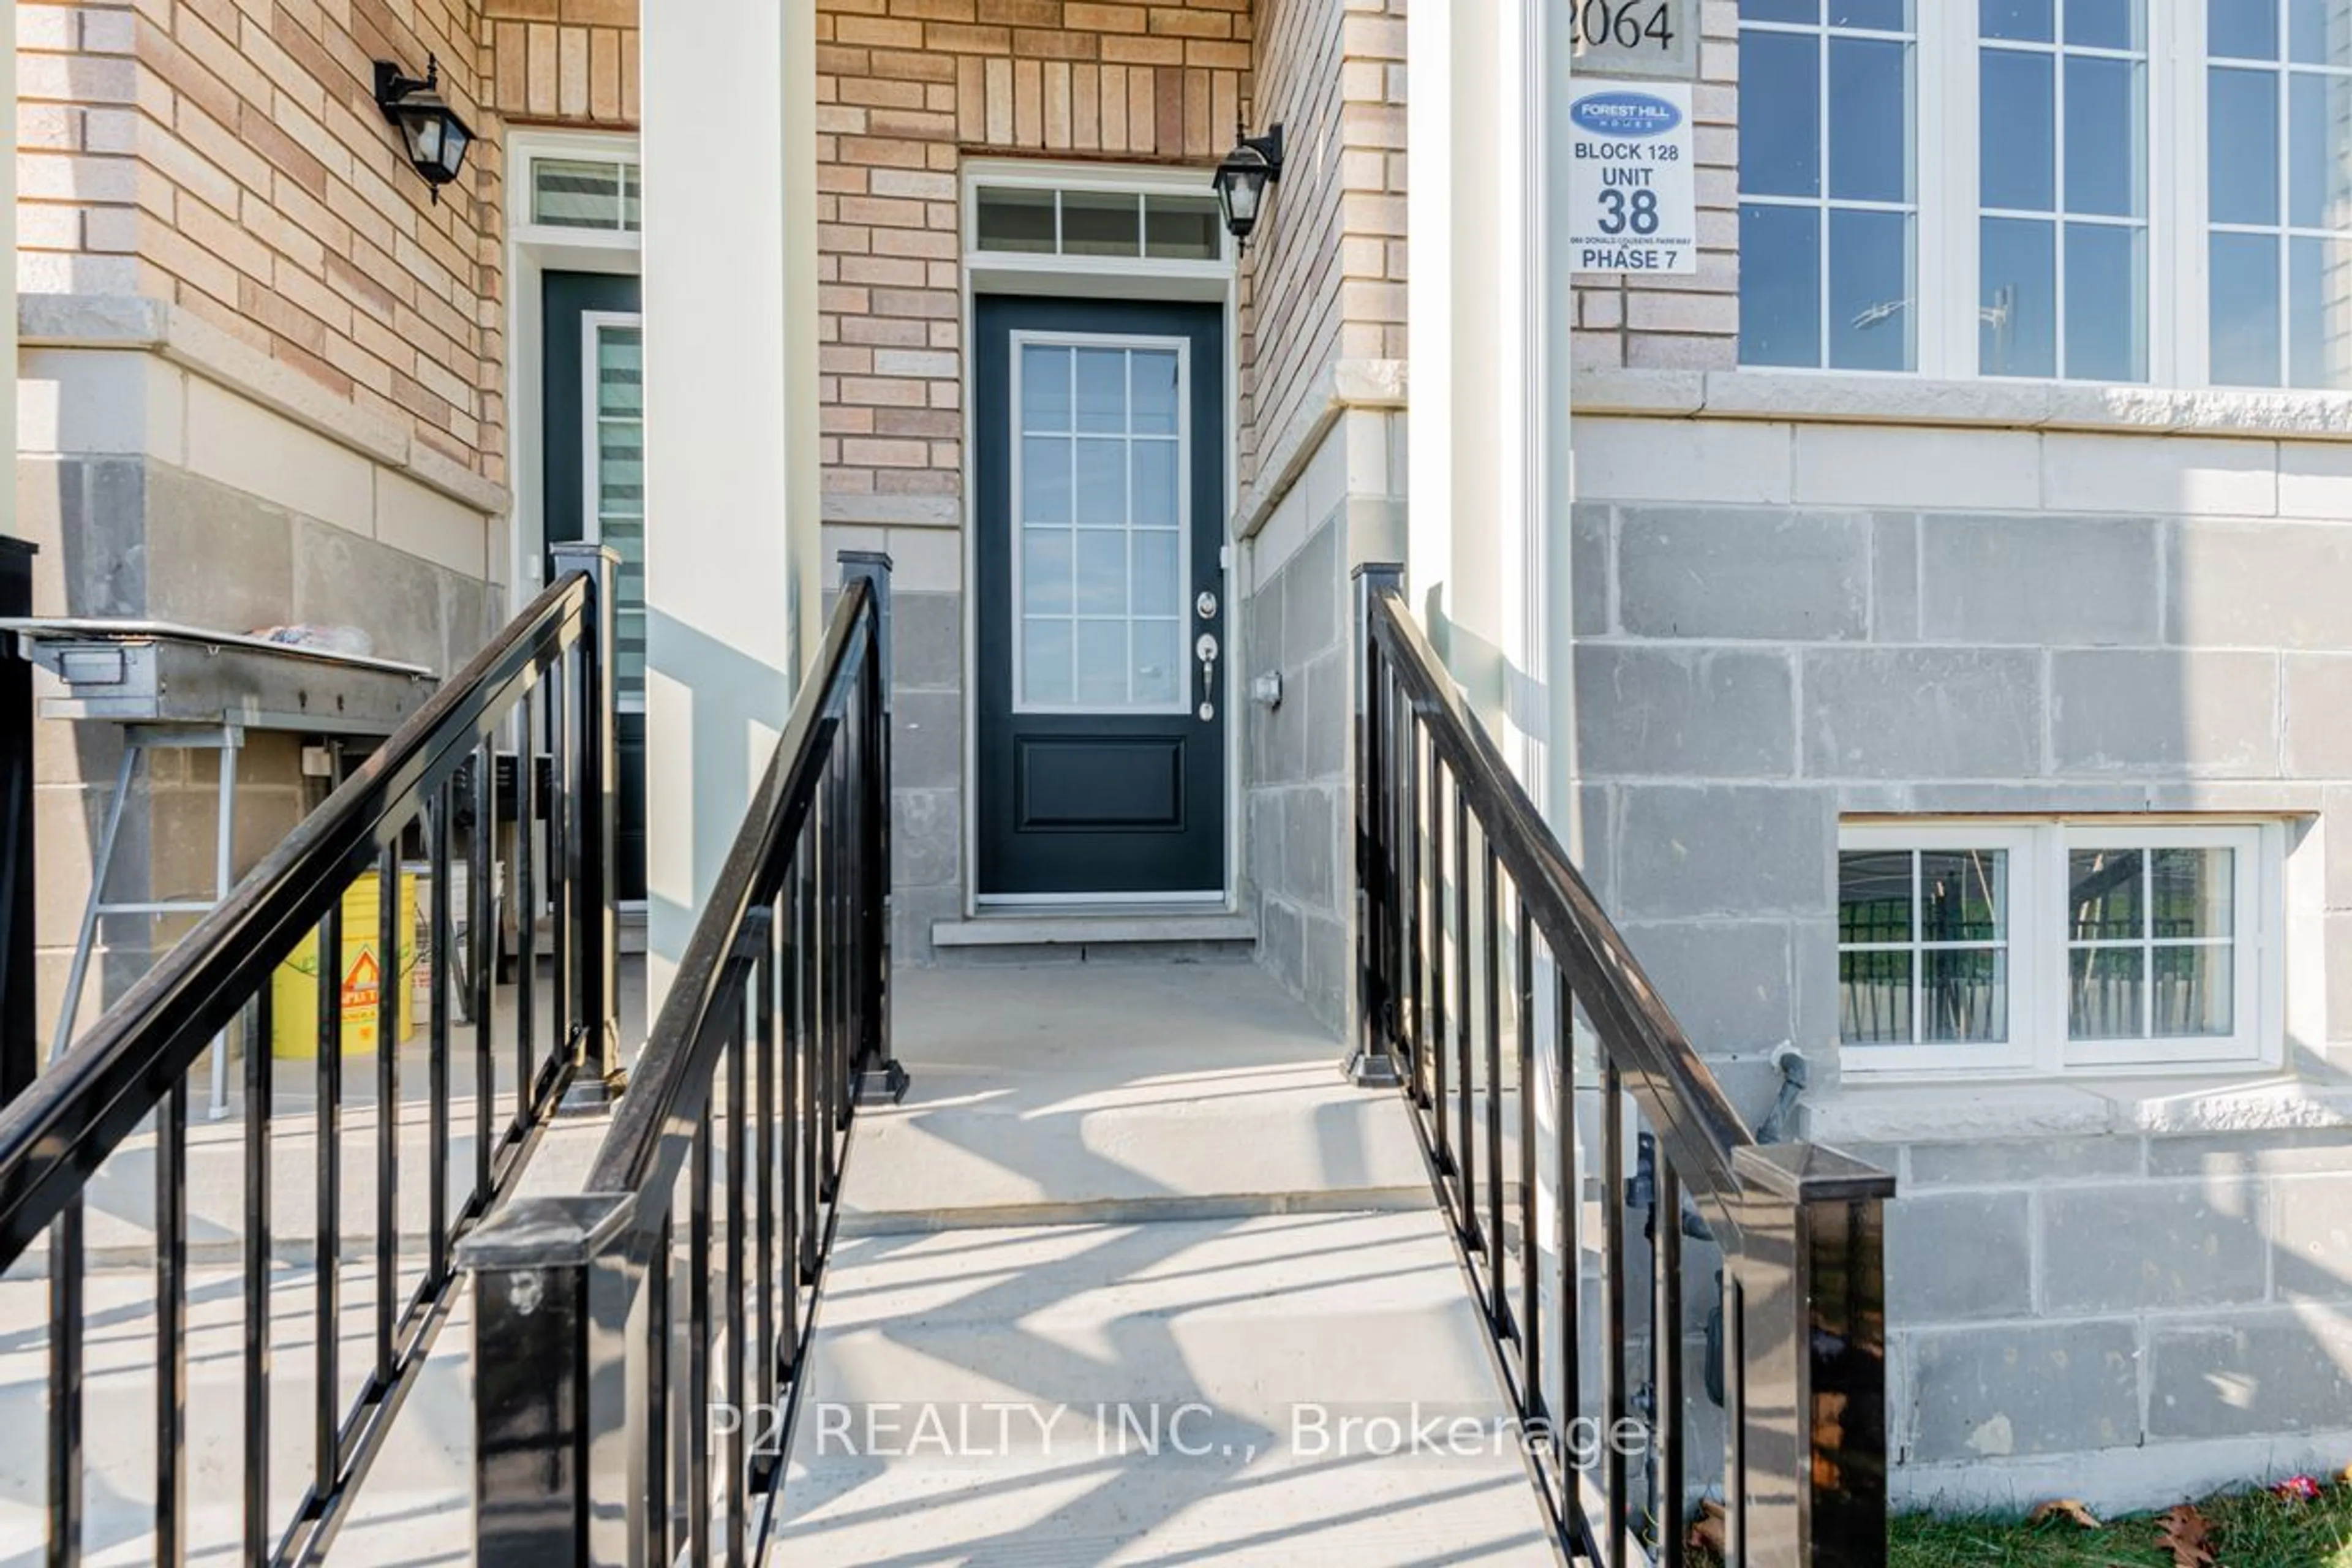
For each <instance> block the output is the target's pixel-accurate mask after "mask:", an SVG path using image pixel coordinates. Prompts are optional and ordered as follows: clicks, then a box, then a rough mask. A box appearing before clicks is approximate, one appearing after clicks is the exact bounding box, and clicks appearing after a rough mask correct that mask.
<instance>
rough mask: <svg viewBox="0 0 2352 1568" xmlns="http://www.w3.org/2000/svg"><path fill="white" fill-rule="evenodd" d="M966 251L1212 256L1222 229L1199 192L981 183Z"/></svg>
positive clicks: (1219, 250) (1221, 242)
mask: <svg viewBox="0 0 2352 1568" xmlns="http://www.w3.org/2000/svg"><path fill="white" fill-rule="evenodd" d="M971 210H972V231H971V242H972V249H973V250H974V251H975V252H993V253H996V254H999V255H1011V256H1066V257H1087V258H1105V257H1128V258H1141V259H1146V260H1152V261H1218V260H1221V259H1223V257H1224V253H1225V249H1224V247H1225V229H1224V224H1223V219H1222V218H1221V217H1220V216H1219V214H1218V211H1217V199H1216V197H1214V196H1213V195H1206V194H1205V193H1204V194H1202V195H1179V194H1176V193H1173V192H1166V191H1136V190H1087V189H1080V188H1075V187H1066V186H1057V185H1030V184H1001V185H1000V184H982V185H979V186H977V187H976V188H974V190H973V191H972V209H971Z"/></svg>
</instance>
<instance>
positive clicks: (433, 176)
mask: <svg viewBox="0 0 2352 1568" xmlns="http://www.w3.org/2000/svg"><path fill="white" fill-rule="evenodd" d="M440 89H441V62H440V61H439V60H438V59H436V58H434V57H432V56H430V55H428V56H426V57H425V76H424V79H422V80H419V79H417V78H415V77H413V76H403V75H402V74H401V71H400V68H399V67H398V66H396V65H394V64H393V63H392V62H391V61H389V60H378V61H376V62H375V101H376V107H377V108H379V109H381V110H383V117H384V118H385V119H386V120H389V121H392V122H393V123H394V125H397V126H398V127H400V139H401V141H402V142H404V143H406V144H407V148H408V161H409V163H412V164H414V165H415V168H416V172H417V173H418V174H422V175H424V176H425V184H429V185H431V186H432V187H433V199H434V200H435V201H436V202H437V201H439V200H440V199H441V187H442V186H444V185H446V184H448V183H449V182H450V181H452V180H454V179H456V178H457V171H458V170H460V169H462V168H464V167H465V166H466V153H467V149H469V148H471V147H472V146H473V144H474V129H473V127H472V126H470V125H467V123H466V122H465V121H463V120H460V119H459V118H457V110H454V109H452V108H450V107H449V105H448V103H447V102H446V100H443V98H442V97H441V90H440Z"/></svg>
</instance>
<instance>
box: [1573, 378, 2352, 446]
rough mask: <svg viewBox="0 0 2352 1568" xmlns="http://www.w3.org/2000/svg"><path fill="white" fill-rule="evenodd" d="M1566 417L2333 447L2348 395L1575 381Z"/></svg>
mask: <svg viewBox="0 0 2352 1568" xmlns="http://www.w3.org/2000/svg"><path fill="white" fill-rule="evenodd" d="M1573 397H1574V400H1575V405H1576V412H1577V413H1579V414H1590V415H1640V416H1648V417H1666V418H1684V419H1760V420H1790V421H1801V422H1807V423H1823V424H1863V425H1931V426H1981V427H1985V428H1993V429H2010V430H2061V431H2087V432H2094V433H2105V434H2110V435H2137V436H2218V437H2245V438H2249V439H2261V440H2273V441H2275V440H2299V441H2335V440H2342V439H2344V438H2345V437H2347V436H2352V393H2347V392H2293V391H2278V392H2272V391H2252V390H2242V389H2233V388H2210V389H2204V390H2190V389H2185V388H2178V387H2154V386H2111V385H2100V384H2092V383H2087V382H2038V381H1997V380H1978V381H1929V380H1926V379H1924V378H1922V377H1919V376H1916V375H1894V374H1866V373H1858V372H1840V371H1771V370H1713V371H1695V370H1619V369H1595V370H1580V371H1578V372H1577V373H1576V379H1575V389H1574V393H1573Z"/></svg>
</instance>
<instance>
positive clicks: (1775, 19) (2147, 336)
mask: <svg viewBox="0 0 2352 1568" xmlns="http://www.w3.org/2000/svg"><path fill="white" fill-rule="evenodd" d="M1739 17H1740V66H1739V123H1740V147H1739V192H1740V195H1739V200H1740V209H1739V245H1740V363H1742V364H1744V365H1755V366H1782V367H1793V368H1811V369H1841V370H1878V371H1898V372H1900V371H1917V372H1921V373H1924V374H1930V375H1939V376H1965V375H1979V374H1980V375H1986V376H2021V377H2035V378H2058V379H2065V380H2076V381H2092V382H2100V383H2148V384H2160V385H2182V386H2205V385H2213V386H2249V387H2307V388H2352V327H2347V324H2346V323H2347V321H2352V5H2346V4H2344V3H2343V0H1739Z"/></svg>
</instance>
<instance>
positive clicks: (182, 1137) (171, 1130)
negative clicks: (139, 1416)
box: [155, 1078, 188, 1568]
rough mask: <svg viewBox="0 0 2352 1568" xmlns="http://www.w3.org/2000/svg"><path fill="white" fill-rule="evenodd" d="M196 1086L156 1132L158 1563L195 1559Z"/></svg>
mask: <svg viewBox="0 0 2352 1568" xmlns="http://www.w3.org/2000/svg"><path fill="white" fill-rule="evenodd" d="M187 1269H188V1080H187V1079H185V1078H181V1079H177V1080H175V1081H174V1082H173V1085H172V1088H171V1090H170V1092H168V1093H167V1094H165V1095H164V1097H163V1114H162V1117H161V1120H160V1121H158V1122H157V1124H156V1128H155V1561H156V1563H158V1564H159V1568H181V1565H182V1564H184V1563H186V1562H187V1560H188V1468H187V1463H186V1459H185V1456H184V1453H183V1447H184V1434H185V1432H186V1431H187V1412H188V1346H187V1326H188V1274H187Z"/></svg>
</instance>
